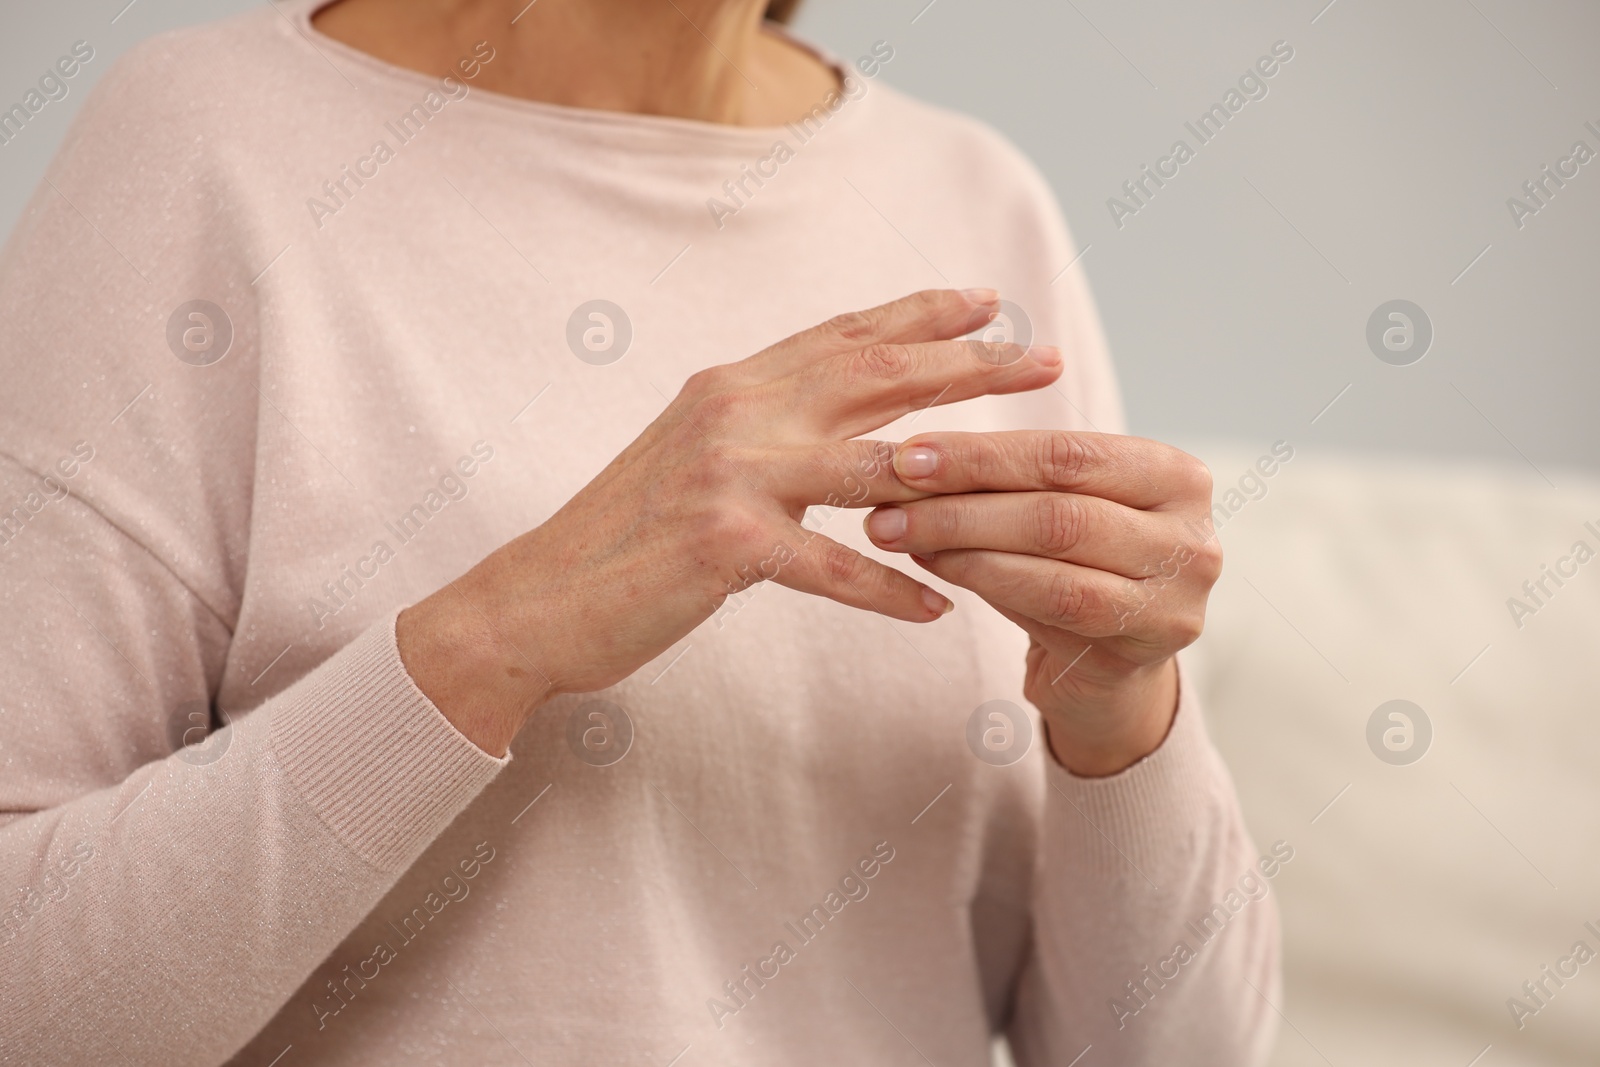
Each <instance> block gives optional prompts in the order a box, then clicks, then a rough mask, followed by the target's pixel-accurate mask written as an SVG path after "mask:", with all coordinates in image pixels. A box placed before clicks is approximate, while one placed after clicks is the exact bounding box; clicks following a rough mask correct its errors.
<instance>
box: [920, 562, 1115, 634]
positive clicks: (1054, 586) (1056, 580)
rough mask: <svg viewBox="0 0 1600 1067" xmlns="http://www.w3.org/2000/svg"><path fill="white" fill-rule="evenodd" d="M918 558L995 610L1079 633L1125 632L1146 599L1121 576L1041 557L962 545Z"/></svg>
mask: <svg viewBox="0 0 1600 1067" xmlns="http://www.w3.org/2000/svg"><path fill="white" fill-rule="evenodd" d="M917 562H918V563H920V564H921V565H922V566H923V567H925V568H927V569H928V570H929V571H930V572H932V573H933V574H936V575H938V576H939V577H940V578H943V579H944V580H945V581H947V582H949V583H950V584H952V585H959V586H961V587H962V588H963V589H970V590H972V591H973V592H974V593H977V594H978V595H979V596H981V597H983V599H985V600H987V601H989V603H991V604H993V605H994V606H995V607H997V608H1004V609H1009V610H1011V611H1015V612H1018V613H1019V614H1022V615H1026V616H1027V617H1028V618H1030V619H1034V620H1036V621H1038V622H1040V623H1043V624H1045V625H1047V626H1056V627H1059V628H1060V629H1063V630H1069V631H1071V632H1072V633H1075V634H1077V635H1078V636H1079V637H1092V638H1097V637H1113V636H1116V635H1119V634H1124V633H1125V632H1126V629H1127V626H1128V622H1129V620H1130V619H1132V618H1135V617H1137V615H1138V614H1139V609H1140V607H1141V604H1142V603H1143V602H1142V601H1141V600H1140V599H1139V598H1138V596H1137V595H1136V593H1135V588H1136V587H1135V585H1134V583H1133V582H1131V581H1129V580H1128V579H1126V578H1123V577H1122V576H1120V575H1116V574H1109V573H1107V572H1106V571H1102V570H1096V569H1095V568H1093V567H1082V566H1079V565H1078V564H1076V563H1061V562H1059V561H1057V560H1049V559H1041V558H1039V557H1038V556H1024V555H1018V554H1016V553H1012V552H994V551H991V550H989V549H981V548H978V549H975V548H958V549H954V550H951V551H949V552H941V553H939V554H938V555H937V556H933V557H931V558H928V559H919V560H918V561H917Z"/></svg>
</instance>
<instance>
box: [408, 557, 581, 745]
mask: <svg viewBox="0 0 1600 1067" xmlns="http://www.w3.org/2000/svg"><path fill="white" fill-rule="evenodd" d="M462 581H464V579H463V580H462ZM461 584H462V582H460V581H458V582H457V583H455V584H452V585H447V586H445V587H444V588H443V589H440V590H439V591H438V592H436V593H434V594H433V595H432V596H429V597H427V598H426V599H424V600H421V601H419V602H418V603H416V604H413V605H412V606H411V607H408V608H406V609H405V610H403V611H402V612H401V613H400V616H399V618H398V619H396V621H395V638H396V642H397V644H398V646H399V650H400V659H401V662H403V663H404V664H405V667H406V672H407V673H408V674H410V675H411V680H412V682H413V683H415V684H416V686H417V688H418V689H419V690H421V691H422V694H423V695H424V696H426V697H427V698H428V699H429V700H430V701H432V702H433V705H434V706H435V707H437V708H438V709H439V711H440V713H441V714H442V715H444V717H445V718H446V719H448V720H450V723H451V724H452V725H453V726H455V728H456V729H457V730H459V731H460V732H461V733H462V735H463V736H465V737H466V738H467V739H468V740H470V741H472V742H473V743H474V744H476V745H477V746H478V747H479V748H481V749H483V750H484V751H485V752H487V753H489V754H490V755H492V756H497V757H498V756H504V755H505V754H506V751H507V750H508V749H509V748H510V745H511V741H512V739H513V738H515V737H516V735H517V733H518V732H519V731H521V729H522V725H523V723H525V722H526V721H527V719H528V716H530V715H531V714H532V713H533V711H534V710H535V709H536V708H537V707H538V706H539V705H540V704H542V703H543V702H544V700H545V699H547V698H548V697H549V696H552V695H554V694H553V693H552V692H551V691H550V689H551V687H550V685H549V683H548V680H547V679H546V678H545V676H544V675H543V674H541V673H540V672H539V670H538V669H537V668H536V667H535V666H534V665H533V664H531V663H529V662H527V661H525V659H524V657H523V656H522V654H521V653H520V652H519V651H518V650H517V649H516V648H515V647H514V646H513V645H512V644H511V643H510V642H509V641H508V640H507V639H506V638H505V637H504V636H503V635H502V633H501V631H500V628H499V627H498V626H497V625H496V624H495V622H494V620H493V619H492V618H491V617H490V616H489V614H487V612H486V609H485V608H484V607H483V606H482V605H479V604H477V603H475V602H474V601H472V600H470V599H468V598H469V596H470V592H469V591H465V590H463V589H461V588H460V585H461Z"/></svg>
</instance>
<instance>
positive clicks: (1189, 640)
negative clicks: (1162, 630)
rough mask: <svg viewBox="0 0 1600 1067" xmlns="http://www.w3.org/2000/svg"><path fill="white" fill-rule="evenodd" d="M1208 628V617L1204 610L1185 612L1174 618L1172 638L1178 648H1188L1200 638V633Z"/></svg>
mask: <svg viewBox="0 0 1600 1067" xmlns="http://www.w3.org/2000/svg"><path fill="white" fill-rule="evenodd" d="M1205 628H1206V617H1205V614H1204V613H1203V612H1198V611H1195V612H1185V613H1184V614H1182V615H1180V616H1178V617H1177V618H1175V619H1174V620H1172V624H1171V633H1170V640H1171V641H1172V644H1173V645H1174V646H1175V647H1176V648H1188V647H1189V646H1190V645H1192V644H1194V643H1195V642H1196V641H1198V640H1200V634H1201V632H1202V631H1204V630H1205Z"/></svg>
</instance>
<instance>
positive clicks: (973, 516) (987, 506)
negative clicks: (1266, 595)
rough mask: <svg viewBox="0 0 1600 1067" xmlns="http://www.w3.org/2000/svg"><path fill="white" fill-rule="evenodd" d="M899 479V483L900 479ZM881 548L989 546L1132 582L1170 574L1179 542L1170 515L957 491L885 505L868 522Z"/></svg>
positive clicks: (1052, 496) (1066, 499)
mask: <svg viewBox="0 0 1600 1067" xmlns="http://www.w3.org/2000/svg"><path fill="white" fill-rule="evenodd" d="M897 480H898V479H897ZM866 530H867V536H868V537H870V538H871V539H872V541H873V543H874V544H876V545H878V546H879V547H880V548H886V549H889V550H890V551H892V552H909V553H912V554H913V555H919V556H928V555H932V554H933V553H935V552H943V551H945V550H947V549H952V548H988V549H993V550H995V551H998V552H1015V553H1020V554H1023V555H1032V556H1043V557H1046V558H1049V559H1057V560H1063V561H1065V562H1070V563H1077V564H1080V565H1082V566H1085V567H1094V568H1097V569H1099V570H1103V571H1110V572H1112V573H1114V574H1120V575H1122V576H1123V577H1126V578H1148V577H1151V576H1152V575H1155V574H1159V573H1162V572H1163V570H1164V568H1165V566H1166V565H1165V563H1164V561H1166V560H1168V559H1169V558H1170V557H1172V556H1173V554H1174V552H1175V550H1176V548H1177V547H1178V545H1177V543H1176V542H1175V541H1174V538H1175V537H1180V538H1182V539H1183V540H1185V541H1197V540H1198V539H1199V538H1198V535H1196V534H1194V533H1192V532H1189V531H1185V530H1183V529H1182V527H1181V525H1179V524H1178V523H1176V522H1174V521H1173V520H1172V519H1171V518H1170V517H1168V516H1164V515H1158V514H1156V513H1154V512H1148V511H1138V510H1136V509H1134V508H1130V507H1127V506H1125V505H1123V504H1118V503H1116V502H1114V501H1110V500H1105V499H1102V498H1101V497H1095V496H1084V495H1081V494H1077V493H1028V492H1021V493H957V494H955V495H952V496H931V497H927V498H925V499H922V500H914V501H909V502H907V503H904V504H890V505H888V506H885V507H880V508H879V509H878V510H876V511H874V512H873V513H872V514H871V515H868V516H867V518H866Z"/></svg>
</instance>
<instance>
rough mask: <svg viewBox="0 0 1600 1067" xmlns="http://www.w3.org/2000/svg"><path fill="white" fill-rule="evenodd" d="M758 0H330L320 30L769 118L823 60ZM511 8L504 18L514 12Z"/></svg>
mask: <svg viewBox="0 0 1600 1067" xmlns="http://www.w3.org/2000/svg"><path fill="white" fill-rule="evenodd" d="M764 8H765V4H764V3H762V2H761V0H535V2H534V3H531V4H529V3H528V0H338V2H336V3H334V4H331V5H330V6H327V7H324V8H322V9H321V10H320V11H318V12H317V13H316V14H315V16H314V17H313V23H314V25H315V26H316V28H317V30H318V31H319V32H320V33H323V34H326V35H327V36H329V37H332V38H334V39H335V40H338V41H341V42H343V43H345V44H348V45H350V46H351V47H352V48H357V49H360V50H361V51H363V52H367V53H369V54H371V55H373V56H376V57H377V58H379V59H382V60H384V61H386V62H389V63H393V64H395V65H396V66H400V67H406V68H409V69H411V70H417V71H421V72H423V73H427V74H433V73H439V74H443V73H448V72H449V71H451V70H452V69H454V68H455V65H456V63H457V61H458V60H460V59H463V58H466V57H469V56H471V55H472V52H473V46H474V45H475V44H477V42H479V41H488V42H489V44H490V45H491V46H492V47H493V48H494V50H495V59H494V61H493V62H492V63H489V64H486V65H484V66H483V68H482V70H481V73H480V74H479V75H478V77H477V78H476V79H475V81H474V84H475V85H476V86H477V87H479V88H483V89H488V90H491V91H493V92H498V93H505V94H507V95H509V96H518V97H522V98H524V99H528V100H540V101H544V102H546V103H552V104H564V105H567V106H569V107H587V108H597V109H600V110H604V111H627V112H635V113H639V114H646V115H670V116H675V117H678V118H687V119H699V120H702V121H705V122H720V123H727V124H730V125H738V126H777V125H781V124H783V123H785V122H789V121H791V120H794V119H796V118H799V117H800V116H801V115H803V114H805V113H807V112H809V111H810V110H811V109H812V107H813V106H814V105H815V104H816V103H817V102H818V101H819V100H820V99H821V98H822V97H823V96H825V95H826V94H827V93H828V91H829V90H830V89H834V88H837V85H838V81H837V78H836V76H835V74H834V72H833V71H831V70H829V69H828V67H827V66H826V65H825V64H823V63H822V62H820V61H819V60H818V59H817V58H816V57H815V56H813V55H812V54H811V53H809V52H807V51H805V50H804V49H801V48H797V47H795V46H794V45H793V44H791V43H789V42H788V41H785V40H783V39H782V38H780V37H777V36H775V35H773V34H769V33H764V32H762V30H761V15H762V11H763V10H764ZM513 20H515V21H513Z"/></svg>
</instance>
